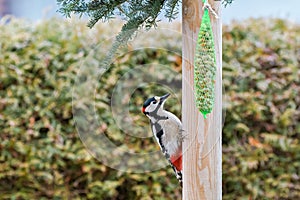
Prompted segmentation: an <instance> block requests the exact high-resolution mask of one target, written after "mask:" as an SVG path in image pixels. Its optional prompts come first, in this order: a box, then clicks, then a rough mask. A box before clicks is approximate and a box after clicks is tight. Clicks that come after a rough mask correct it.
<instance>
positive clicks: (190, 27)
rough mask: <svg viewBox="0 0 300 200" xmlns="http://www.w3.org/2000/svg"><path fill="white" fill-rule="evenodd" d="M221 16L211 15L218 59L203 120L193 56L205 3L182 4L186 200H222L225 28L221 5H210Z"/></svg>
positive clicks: (195, 0) (189, 1)
mask: <svg viewBox="0 0 300 200" xmlns="http://www.w3.org/2000/svg"><path fill="white" fill-rule="evenodd" d="M209 3H210V5H211V6H212V8H213V9H214V10H215V12H216V13H217V14H218V16H219V18H218V19H217V18H215V17H214V16H213V15H212V14H211V13H210V18H211V23H212V28H213V33H214V40H215V48H216V57H217V66H218V67H217V74H216V84H215V104H214V108H213V112H212V113H211V114H209V115H208V118H207V119H204V118H203V116H202V115H201V114H200V112H199V111H198V109H197V108H196V106H195V100H194V90H193V81H194V74H193V70H194V66H193V63H194V53H195V47H196V41H197V37H198V31H199V27H200V23H201V17H202V14H203V10H202V7H203V3H202V0H183V2H182V21H183V24H182V32H183V35H182V42H183V47H182V57H183V64H182V77H183V81H182V92H183V94H182V123H183V130H184V132H185V135H186V138H185V140H184V142H183V150H184V152H183V196H182V197H183V199H184V200H219V199H222V169H221V166H222V145H221V144H222V139H221V130H222V34H221V33H222V26H221V24H222V23H221V3H220V1H212V0H210V1H209Z"/></svg>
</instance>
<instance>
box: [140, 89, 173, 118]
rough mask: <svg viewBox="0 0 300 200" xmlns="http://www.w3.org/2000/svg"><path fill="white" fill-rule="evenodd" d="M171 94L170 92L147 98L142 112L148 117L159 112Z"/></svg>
mask: <svg viewBox="0 0 300 200" xmlns="http://www.w3.org/2000/svg"><path fill="white" fill-rule="evenodd" d="M169 96H170V94H169V93H168V94H165V95H163V96H161V97H158V96H154V97H151V98H149V99H147V100H146V101H145V102H144V104H143V107H142V112H143V113H144V114H145V115H146V116H148V117H149V116H152V115H155V114H157V112H158V111H160V110H163V106H164V103H165V101H166V99H167V98H168V97H169Z"/></svg>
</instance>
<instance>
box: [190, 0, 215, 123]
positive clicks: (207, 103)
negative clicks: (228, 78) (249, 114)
mask: <svg viewBox="0 0 300 200" xmlns="http://www.w3.org/2000/svg"><path fill="white" fill-rule="evenodd" d="M203 2H204V3H205V1H203ZM216 70H217V63H216V53H215V44H214V38H213V32H212V26H211V21H210V18H209V9H208V8H207V7H205V9H204V14H203V17H202V22H201V26H200V30H199V34H198V40H197V45H196V52H195V59H194V89H195V98H196V106H197V108H198V109H199V111H200V112H201V113H202V114H203V117H204V118H205V119H206V118H207V114H209V113H211V111H212V109H213V106H214V99H215V77H216Z"/></svg>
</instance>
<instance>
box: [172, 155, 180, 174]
mask: <svg viewBox="0 0 300 200" xmlns="http://www.w3.org/2000/svg"><path fill="white" fill-rule="evenodd" d="M171 162H172V164H173V165H174V166H175V168H176V170H177V171H181V170H182V155H180V156H171Z"/></svg>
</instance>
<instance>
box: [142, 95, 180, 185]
mask: <svg viewBox="0 0 300 200" xmlns="http://www.w3.org/2000/svg"><path fill="white" fill-rule="evenodd" d="M169 96H170V94H166V95H164V96H161V97H158V96H154V97H151V98H149V99H147V100H146V101H145V103H144V104H143V108H142V112H143V113H144V114H145V115H146V116H147V117H148V118H149V119H150V124H151V129H152V133H153V135H154V137H155V138H156V141H157V143H158V144H159V146H160V149H161V151H162V153H163V154H164V156H165V157H166V159H167V160H168V161H169V163H170V165H171V166H172V168H173V170H174V172H175V174H176V178H177V179H178V180H179V182H182V124H181V121H180V120H179V119H178V117H176V116H175V115H174V114H173V113H171V112H168V111H166V110H164V108H163V106H164V103H165V101H166V99H167V98H168V97H169Z"/></svg>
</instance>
